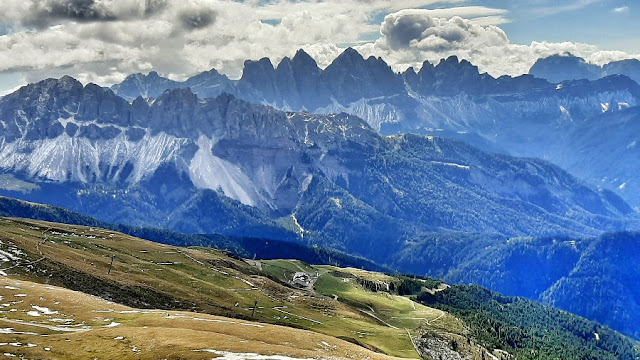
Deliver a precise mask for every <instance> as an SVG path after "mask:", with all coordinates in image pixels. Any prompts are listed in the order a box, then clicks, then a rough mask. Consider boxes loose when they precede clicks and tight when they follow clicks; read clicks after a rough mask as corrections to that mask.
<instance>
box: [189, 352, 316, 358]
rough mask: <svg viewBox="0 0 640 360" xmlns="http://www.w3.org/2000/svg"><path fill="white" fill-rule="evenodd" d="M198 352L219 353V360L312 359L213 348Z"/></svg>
mask: <svg viewBox="0 0 640 360" xmlns="http://www.w3.org/2000/svg"><path fill="white" fill-rule="evenodd" d="M193 351H196V352H207V353H211V354H216V355H219V357H217V358H216V359H218V360H311V359H308V358H307V359H301V358H292V357H289V356H282V355H260V354H255V353H232V352H228V351H218V350H212V349H201V350H193Z"/></svg>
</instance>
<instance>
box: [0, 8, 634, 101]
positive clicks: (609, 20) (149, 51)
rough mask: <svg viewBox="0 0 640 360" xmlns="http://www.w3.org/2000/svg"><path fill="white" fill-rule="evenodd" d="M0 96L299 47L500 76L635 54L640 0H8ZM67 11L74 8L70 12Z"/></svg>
mask: <svg viewBox="0 0 640 360" xmlns="http://www.w3.org/2000/svg"><path fill="white" fill-rule="evenodd" d="M2 2H3V5H2V7H3V9H2V10H3V11H2V13H0V94H2V93H6V92H8V91H11V90H13V89H14V88H15V87H16V86H19V85H21V84H24V83H27V82H33V81H37V80H40V79H43V78H46V77H60V76H62V75H66V74H68V75H71V76H74V77H76V78H78V79H79V80H80V81H82V82H85V83H87V82H95V83H98V84H101V85H110V84H113V83H116V82H119V81H121V80H122V79H123V78H124V77H125V76H127V75H128V74H131V73H135V72H142V73H147V72H149V71H150V70H156V71H158V72H159V73H160V74H162V75H165V76H168V77H171V78H174V79H183V78H185V77H188V76H190V75H193V74H195V73H198V72H201V71H205V70H209V69H211V68H216V69H218V70H219V71H221V72H223V73H226V74H228V75H229V76H230V77H232V78H233V77H238V76H240V74H241V71H242V63H243V62H244V60H246V59H257V58H261V57H269V58H271V59H272V61H273V62H274V63H277V62H279V61H280V59H282V58H283V57H284V56H292V55H293V54H294V53H295V51H296V50H297V49H299V48H304V49H305V50H306V51H307V52H309V53H310V54H311V55H312V56H313V57H314V58H315V59H316V60H317V61H318V64H319V65H320V66H326V65H327V64H328V63H330V62H331V60H333V58H335V56H337V55H338V54H339V53H340V52H341V51H343V50H344V48H345V47H346V46H353V47H354V48H356V50H358V51H359V52H360V53H362V54H363V55H365V56H380V57H382V58H383V59H385V61H387V62H388V63H389V64H390V66H392V67H393V68H394V69H395V70H397V71H402V70H404V69H406V68H407V67H409V66H413V67H419V66H420V65H421V64H422V62H423V61H425V60H428V61H430V62H437V61H439V59H441V58H443V57H447V56H450V55H457V56H458V57H460V58H465V59H468V60H470V61H471V62H472V63H474V64H476V65H478V66H479V67H480V69H481V70H482V71H486V72H489V73H490V74H492V75H494V76H498V75H503V74H510V75H518V74H522V73H526V72H527V71H528V68H529V67H530V66H531V65H532V64H533V62H535V60H536V59H537V58H539V57H544V56H549V55H552V54H554V53H563V52H571V53H574V54H575V55H578V56H583V57H585V58H586V59H587V60H589V61H591V62H594V63H598V64H601V63H604V62H608V61H611V60H619V59H622V58H629V57H638V56H640V55H639V54H640V26H638V25H637V24H636V23H637V17H638V14H639V12H640V5H639V4H638V1H636V0H633V1H631V0H555V1H552V0H529V1H525V0H479V1H473V0H395V1H388V0H351V1H341V0H274V1H264V0H246V1H243V2H239V1H234V0H179V1H178V0H123V1H108V0H2ZM70 9H71V10H70Z"/></svg>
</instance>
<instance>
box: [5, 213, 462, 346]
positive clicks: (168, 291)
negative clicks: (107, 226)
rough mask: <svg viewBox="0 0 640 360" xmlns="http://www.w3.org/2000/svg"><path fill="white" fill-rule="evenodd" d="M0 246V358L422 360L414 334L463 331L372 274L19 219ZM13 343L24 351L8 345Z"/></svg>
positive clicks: (10, 224)
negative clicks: (382, 288)
mask: <svg viewBox="0 0 640 360" xmlns="http://www.w3.org/2000/svg"><path fill="white" fill-rule="evenodd" d="M0 239H1V241H2V243H1V244H0V250H2V251H3V253H0V254H4V255H3V256H5V257H7V259H5V260H8V261H5V262H3V263H2V266H1V268H2V269H3V272H4V273H5V274H6V276H4V277H1V279H2V281H3V284H1V286H2V287H1V288H0V296H2V297H3V299H2V300H0V302H2V303H4V304H3V305H2V308H0V329H4V330H2V331H0V339H1V340H0V352H3V351H7V352H9V353H12V354H25V355H27V356H28V357H47V358H48V357H55V356H58V357H66V356H68V354H69V351H72V349H81V350H80V354H81V355H82V356H85V355H86V357H92V356H98V355H99V356H98V357H100V358H103V357H106V358H109V357H123V356H130V357H136V356H138V355H139V354H147V355H149V356H151V357H155V356H163V357H181V358H189V357H196V358H197V357H202V356H205V355H204V353H202V352H197V351H194V350H202V349H213V350H219V351H221V350H225V351H236V352H237V351H242V352H257V353H261V354H274V353H277V354H284V355H288V356H295V357H310V356H319V355H318V354H324V355H322V356H329V355H331V356H337V357H345V356H347V355H349V354H351V355H353V356H355V357H354V358H362V357H366V356H369V357H371V358H385V356H387V355H389V356H397V357H403V358H418V354H417V352H416V350H415V349H414V346H413V344H412V337H413V335H416V334H417V333H416V332H415V330H417V329H418V328H419V327H421V328H422V330H424V329H425V328H427V329H433V330H435V331H438V332H440V333H442V334H443V336H447V335H448V334H451V335H452V336H453V335H454V334H463V333H464V332H465V330H464V328H463V326H462V324H461V323H460V322H459V321H458V320H456V319H455V318H453V317H451V316H450V315H447V314H445V313H443V312H442V311H440V310H435V309H431V308H428V307H425V306H422V305H420V304H417V303H414V302H413V301H412V300H410V299H409V298H405V297H401V296H395V295H390V294H388V293H383V292H375V291H370V289H367V288H366V286H363V285H362V284H361V283H362V282H363V280H368V281H374V282H384V281H385V280H387V279H386V278H385V277H386V275H382V274H379V273H370V272H365V271H361V270H357V269H339V268H334V267H331V266H313V267H312V266H310V265H307V264H304V263H302V262H299V261H295V260H273V261H251V260H243V259H239V258H235V257H232V256H229V255H228V254H227V253H224V252H221V251H218V250H212V249H208V248H178V247H173V246H168V245H162V244H158V243H154V242H150V241H146V240H141V239H138V238H134V237H131V236H127V235H123V234H120V233H116V232H113V231H108V230H103V229H98V228H90V227H83V226H71V225H63V224H55V223H47V222H42V221H34V220H24V219H12V218H2V219H0ZM112 259H113V266H112V267H111V271H109V268H110V264H111V261H112ZM295 272H305V273H308V274H311V275H312V276H313V278H314V280H315V278H316V276H317V277H318V278H317V281H316V282H315V284H310V286H308V287H307V288H295V287H293V286H290V285H289V284H288V282H289V280H291V278H292V275H293V274H295ZM51 285H55V286H56V287H53V286H51ZM58 286H59V287H58ZM61 287H64V288H68V289H71V290H75V291H78V292H72V291H69V290H65V289H62V288H61ZM14 288H15V289H14ZM79 292H82V293H85V294H82V293H79ZM86 294H89V295H96V296H100V297H101V299H100V298H97V297H92V296H89V295H86ZM22 295H24V296H22ZM105 299H106V300H111V301H113V302H107V301H105ZM256 301H257V304H258V306H257V309H256V311H255V313H254V311H253V307H254V304H255V302H256ZM117 303H118V304H122V305H118V304H117ZM7 304H8V305H7ZM5 305H6V306H5ZM39 308H47V309H48V310H50V312H52V314H47V313H48V312H49V311H44V312H43V311H40V310H42V309H40V310H38V309H39ZM141 309H151V310H141ZM167 310H169V311H167ZM178 310H180V311H182V312H178ZM185 311H188V312H185ZM30 312H31V313H30ZM36 312H37V313H38V314H39V315H36ZM55 312H57V313H55ZM203 313H206V314H211V315H218V316H224V317H225V318H220V317H212V316H209V315H204V314H203ZM231 318H233V319H235V320H233V319H231ZM239 319H242V320H239ZM257 323H261V324H260V325H259V326H262V327H259V326H258V324H257ZM265 323H268V324H277V325H284V326H287V327H278V326H267V325H266V324H265ZM110 324H120V325H112V327H108V326H109V325H110ZM242 324H244V325H242ZM43 326H44V327H43ZM105 326H107V327H105ZM294 328H295V329H294ZM7 329H11V330H7ZM177 330H179V331H177ZM303 330H310V331H312V332H308V331H303ZM32 333H33V334H32ZM35 334H37V335H35ZM44 334H47V335H51V336H48V337H45V338H43V337H42V336H41V335H44ZM320 334H324V335H320ZM221 335H224V336H221ZM307 338H308V339H311V340H305V339H307ZM5 339H6V340H5ZM151 339H156V340H154V341H152V340H151ZM67 340H68V341H67ZM16 342H18V343H20V344H21V346H13V345H11V344H10V343H16ZM4 343H7V344H4ZM29 343H31V344H35V345H37V346H31V347H29V345H26V344H29ZM326 344H330V346H328V345H326ZM334 346H335V347H334ZM45 347H47V348H50V350H49V351H48V352H47V353H44V351H47V350H45ZM323 351H324V352H323ZM207 354H208V355H206V356H211V353H207ZM354 354H355V355H354ZM360 354H362V356H360ZM351 355H349V357H351Z"/></svg>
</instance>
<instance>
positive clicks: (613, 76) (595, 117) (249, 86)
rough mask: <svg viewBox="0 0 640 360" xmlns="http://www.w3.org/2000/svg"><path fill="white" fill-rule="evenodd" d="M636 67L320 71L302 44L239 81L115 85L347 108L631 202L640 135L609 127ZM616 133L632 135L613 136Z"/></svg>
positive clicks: (339, 67) (342, 60)
mask: <svg viewBox="0 0 640 360" xmlns="http://www.w3.org/2000/svg"><path fill="white" fill-rule="evenodd" d="M565 58H567V57H562V59H563V60H564V59H565ZM554 59H556V60H558V59H557V57H554V58H550V59H547V60H541V61H540V62H539V64H545V61H547V62H546V63H547V64H548V65H545V68H550V69H555V70H553V71H556V72H557V73H570V71H569V70H565V69H564V66H565V65H564V62H562V61H552V60H554ZM569 59H572V58H569ZM576 61H577V62H580V61H582V60H576ZM582 62H584V61H582ZM634 64H636V62H635V61H634V60H628V61H622V62H615V63H611V64H609V65H607V66H605V68H606V71H605V70H603V71H604V72H603V73H602V75H603V76H604V75H607V76H605V77H603V78H600V76H596V77H591V78H592V80H585V79H582V80H568V81H562V82H557V83H556V82H554V81H552V82H549V81H547V80H545V79H542V78H537V77H534V76H532V75H522V76H518V77H510V76H501V77H499V78H494V77H492V76H490V75H488V74H486V73H480V71H479V70H478V68H477V67H476V66H474V65H473V64H471V63H469V62H468V61H466V60H460V59H458V58H456V57H450V58H448V59H443V60H442V61H440V63H438V64H437V65H433V64H431V63H429V62H425V63H424V64H423V65H422V67H421V69H420V70H419V71H416V70H414V69H412V68H411V69H408V70H406V71H405V72H403V73H395V72H394V71H393V70H392V69H391V68H390V67H389V66H388V65H387V64H386V63H385V62H384V60H382V59H380V58H374V57H369V58H368V59H364V58H363V57H362V56H361V55H360V54H359V53H358V52H357V51H355V50H353V49H347V50H345V51H344V53H342V54H341V55H340V56H338V57H337V58H336V59H335V60H334V61H333V62H332V63H331V64H330V65H329V66H328V67H326V68H325V69H320V68H319V67H318V66H317V64H316V62H315V60H313V59H312V58H311V57H310V56H309V55H308V54H306V53H305V52H304V51H303V50H299V51H298V52H297V53H296V54H295V56H294V57H293V58H291V59H289V58H284V59H283V60H282V61H281V62H280V63H279V64H278V65H277V66H275V67H274V66H273V65H272V62H271V61H270V60H269V59H266V58H264V59H261V60H259V61H246V62H245V67H244V72H243V74H242V77H241V78H240V79H239V80H230V79H228V78H227V77H226V76H224V75H221V74H219V73H218V72H217V71H215V70H211V71H209V72H205V73H202V74H199V75H196V76H194V77H192V78H190V79H188V80H187V81H185V82H175V81H170V80H168V79H164V78H161V77H160V76H159V75H158V74H157V73H150V74H149V75H142V74H135V75H131V76H130V77H128V78H127V79H125V81H124V82H122V83H121V84H117V85H114V86H113V87H112V89H113V90H114V92H115V93H117V94H118V95H120V96H122V97H124V98H125V99H128V100H130V101H133V100H134V99H135V98H137V97H138V96H143V97H144V98H155V97H157V96H159V95H160V94H161V93H162V92H163V91H164V90H166V89H167V88H190V89H191V90H192V92H193V93H195V94H197V95H198V96H199V97H200V98H210V97H216V96H218V95H220V94H221V93H223V92H224V93H230V94H233V95H234V96H235V97H237V98H239V99H243V100H246V101H249V102H251V103H259V104H265V105H269V106H272V107H275V108H278V109H282V110H285V111H291V110H293V111H309V112H313V113H318V114H331V113H340V112H345V113H348V114H351V115H355V116H358V117H360V118H362V119H364V120H365V121H366V122H367V123H368V124H369V125H370V126H371V127H372V128H373V129H375V130H377V131H379V132H381V133H382V134H386V135H390V134H400V133H416V134H427V135H434V136H440V137H447V138H452V139H459V140H463V141H465V142H468V143H470V144H472V145H474V146H476V147H479V148H481V149H483V150H485V151H489V152H500V153H505V154H510V155H514V156H524V157H536V158H541V159H544V160H548V161H550V162H552V163H554V164H557V165H559V166H561V167H562V168H564V169H566V170H568V171H569V172H570V173H572V174H573V175H576V176H577V177H579V178H582V179H586V180H588V181H589V182H590V183H591V184H592V185H594V186H597V187H602V188H606V189H609V190H612V191H614V192H616V193H617V194H619V195H620V196H622V197H623V198H624V199H625V200H626V201H628V202H629V203H630V204H631V206H633V207H637V206H640V195H639V194H640V182H638V181H637V179H638V177H639V175H640V174H638V171H637V169H638V167H635V166H632V165H633V161H635V160H634V159H635V158H637V156H636V155H635V152H634V147H633V143H634V142H636V141H637V140H638V139H636V138H635V137H634V136H632V135H630V134H633V133H630V132H629V131H627V130H626V129H625V128H622V127H612V126H610V123H609V121H611V119H616V120H614V122H617V123H619V122H620V121H623V120H619V119H630V118H633V117H634V114H635V113H637V110H636V109H634V108H635V107H636V106H637V105H638V104H639V99H640V85H638V83H637V82H635V81H633V80H632V79H631V78H629V77H627V76H625V75H628V76H631V77H632V78H634V79H637V72H635V71H636V70H633V69H635V68H636V66H635V65H634ZM542 66H543V65H538V66H534V68H533V69H532V71H533V73H534V74H540V73H538V72H536V69H537V68H540V67H542ZM585 66H586V65H585ZM542 75H543V74H542ZM627 122H628V123H630V122H629V121H627ZM605 131H606V132H608V133H610V134H611V135H612V136H610V137H607V138H596V139H592V140H591V142H598V145H597V146H600V147H602V148H607V149H609V150H610V151H604V152H589V151H584V149H582V147H583V146H585V141H587V142H588V141H589V140H588V139H585V134H586V133H589V132H592V133H595V134H599V133H603V132H605ZM621 137H624V138H628V139H629V141H628V142H625V143H622V142H620V141H618V139H619V138H621ZM613 154H615V155H613ZM621 158H623V159H625V160H628V161H629V162H626V163H625V166H621V167H617V168H616V169H615V171H614V172H612V171H611V169H610V168H603V167H601V166H599V164H611V163H619V162H620V159H621Z"/></svg>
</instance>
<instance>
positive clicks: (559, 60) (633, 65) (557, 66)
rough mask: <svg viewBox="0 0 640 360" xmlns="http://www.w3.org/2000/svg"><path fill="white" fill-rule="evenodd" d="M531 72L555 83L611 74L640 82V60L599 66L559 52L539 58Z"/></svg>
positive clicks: (592, 78) (628, 60)
mask: <svg viewBox="0 0 640 360" xmlns="http://www.w3.org/2000/svg"><path fill="white" fill-rule="evenodd" d="M529 74H531V75H533V76H535V77H537V78H541V79H546V80H548V81H550V82H553V83H560V82H563V81H567V80H582V79H586V80H597V79H600V78H603V77H606V76H609V75H625V76H628V77H629V78H631V79H633V80H634V81H635V82H640V60H638V59H626V60H619V61H612V62H610V63H607V64H604V65H602V66H598V65H595V64H591V63H589V62H587V61H586V60H585V59H583V58H581V57H578V56H574V55H572V54H558V55H552V56H548V57H546V58H540V59H538V60H537V61H536V62H535V64H533V66H532V67H531V69H529Z"/></svg>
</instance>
